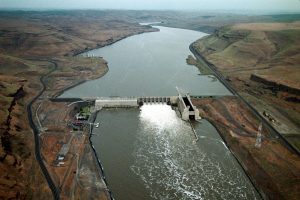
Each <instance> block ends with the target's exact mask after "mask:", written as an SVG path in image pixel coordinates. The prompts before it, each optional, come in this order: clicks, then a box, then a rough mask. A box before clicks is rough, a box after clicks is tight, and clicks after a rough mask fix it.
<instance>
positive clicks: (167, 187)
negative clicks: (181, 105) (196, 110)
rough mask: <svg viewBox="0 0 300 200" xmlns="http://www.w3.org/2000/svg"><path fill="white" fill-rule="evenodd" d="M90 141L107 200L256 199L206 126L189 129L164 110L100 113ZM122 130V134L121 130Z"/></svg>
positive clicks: (147, 107) (204, 123) (149, 107)
mask: <svg viewBox="0 0 300 200" xmlns="http://www.w3.org/2000/svg"><path fill="white" fill-rule="evenodd" d="M96 121H97V122H100V127H99V128H98V129H94V134H95V136H94V137H93V138H92V142H93V145H94V146H95V149H96V151H97V152H98V156H99V158H100V160H101V163H102V165H103V166H104V172H105V175H106V178H107V181H108V186H109V188H110V189H111V191H112V193H113V196H114V198H115V199H117V200H119V199H120V200H122V199H146V200H147V199H149V200H150V199H183V200H184V199H260V197H259V195H258V194H257V192H256V190H255V188H254V187H253V186H252V184H251V182H250V181H249V179H248V177H247V176H246V175H245V173H244V171H243V170H242V168H241V167H240V166H239V164H238V163H237V161H236V160H235V158H234V157H233V156H232V154H231V153H230V151H229V150H228V149H227V147H226V145H225V144H224V142H223V140H222V139H221V138H220V136H219V135H218V133H217V131H216V130H215V128H214V127H213V126H212V125H211V124H210V123H209V122H207V121H205V120H201V122H195V123H194V124H193V126H194V127H195V130H196V134H197V135H198V137H199V140H198V141H197V142H196V141H195V135H194V134H193V132H192V129H191V126H190V124H189V123H187V122H185V121H182V120H181V119H180V118H179V117H178V116H177V114H176V112H175V111H174V110H172V108H171V107H170V106H168V105H164V104H153V105H148V104H146V105H143V106H142V107H141V108H140V109H104V110H101V111H100V112H99V114H98V116H97V119H96ZM124 127H126V128H124Z"/></svg>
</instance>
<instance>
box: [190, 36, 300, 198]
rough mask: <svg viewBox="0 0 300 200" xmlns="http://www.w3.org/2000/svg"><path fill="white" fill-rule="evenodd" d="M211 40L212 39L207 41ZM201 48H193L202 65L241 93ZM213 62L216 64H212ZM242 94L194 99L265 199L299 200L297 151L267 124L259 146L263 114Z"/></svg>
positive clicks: (299, 167) (192, 46) (299, 161)
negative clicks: (244, 99) (250, 107)
mask: <svg viewBox="0 0 300 200" xmlns="http://www.w3.org/2000/svg"><path fill="white" fill-rule="evenodd" d="M209 37H211V36H208V37H207V38H205V39H204V40H208V39H209ZM197 47H198V49H195V48H196V47H195V44H193V45H191V48H192V49H191V50H192V51H193V53H194V54H195V56H196V57H197V58H198V59H200V60H201V62H202V64H205V65H206V66H208V67H210V68H211V69H212V71H214V72H215V73H216V75H217V77H218V78H219V79H220V80H221V81H222V82H224V83H225V86H228V87H229V88H230V90H233V88H234V89H237V88H236V87H235V86H236V85H235V84H233V83H232V82H230V81H229V83H228V77H227V78H226V79H227V80H225V78H224V76H223V75H224V73H223V70H222V68H221V69H220V68H219V67H218V68H217V67H215V66H213V65H212V64H211V63H207V61H206V59H207V57H205V58H203V57H202V56H205V55H207V54H204V55H203V54H201V52H202V51H200V50H199V46H197ZM202 48H203V47H202ZM206 53H207V52H206ZM210 62H212V63H214V62H213V61H212V60H210ZM225 74H227V73H225ZM229 80H232V79H229ZM232 85H233V86H232ZM240 92H241V91H240V90H239V89H237V93H236V92H235V90H233V94H236V95H237V96H236V97H222V98H218V99H201V100H200V99H194V100H193V103H194V104H195V105H196V106H197V107H198V108H199V109H200V111H201V116H203V117H204V118H206V119H208V120H209V121H211V122H212V123H213V124H214V126H215V127H216V128H217V129H218V130H219V133H220V134H221V136H222V138H223V139H224V141H225V142H226V144H227V146H228V147H229V148H230V149H231V151H232V153H233V154H234V155H235V157H236V158H237V159H238V161H239V162H240V163H241V165H242V166H243V168H244V169H245V171H246V172H247V174H248V175H249V177H250V178H251V180H252V182H253V183H254V185H255V186H256V188H258V190H259V191H260V193H261V194H262V196H263V197H264V198H265V199H298V198H299V196H300V193H299V190H298V185H299V183H297V182H298V180H299V176H300V174H299V171H300V159H299V156H298V155H297V150H295V149H293V147H291V146H290V145H289V144H287V143H286V141H285V139H284V138H281V137H278V135H277V134H275V133H274V129H273V128H272V127H270V126H269V125H268V126H267V124H266V123H263V129H262V132H261V134H262V137H261V138H262V139H261V140H262V142H261V143H260V142H259V139H258V136H257V134H258V127H259V124H260V122H261V120H262V119H261V117H258V116H259V115H260V114H259V113H258V112H257V111H255V112H253V111H252V110H251V109H249V107H248V105H247V104H246V103H245V102H243V101H241V100H240V98H242V97H240ZM243 96H244V95H243ZM239 97H240V98H239ZM246 100H248V98H246ZM252 103H253V102H251V104H252ZM250 106H251V105H250ZM252 109H253V108H252ZM267 123H268V122H267ZM290 147H291V148H290ZM287 163H288V164H287ZM291 183H295V184H291Z"/></svg>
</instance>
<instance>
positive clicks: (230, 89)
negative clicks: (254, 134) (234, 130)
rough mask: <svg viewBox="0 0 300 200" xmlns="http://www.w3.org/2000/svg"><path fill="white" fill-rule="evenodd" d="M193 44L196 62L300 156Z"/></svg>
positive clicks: (191, 47) (191, 46)
mask: <svg viewBox="0 0 300 200" xmlns="http://www.w3.org/2000/svg"><path fill="white" fill-rule="evenodd" d="M193 44H194V43H192V44H191V45H190V47H189V48H190V51H191V52H192V53H193V54H194V56H195V57H196V59H197V60H201V61H203V62H204V63H205V64H206V65H207V66H208V67H209V68H210V69H211V70H212V71H213V72H214V75H215V76H216V77H217V78H218V79H219V81H220V82H221V83H223V85H224V86H225V87H226V88H227V89H228V90H229V91H230V92H231V93H232V94H233V95H235V96H236V97H238V98H239V99H241V100H242V101H243V102H244V103H245V104H246V105H247V106H248V108H250V110H251V111H252V112H253V113H254V114H255V116H257V117H258V118H259V119H260V121H261V122H262V123H263V125H265V126H267V127H268V128H269V130H271V131H272V132H273V133H275V134H276V135H277V136H278V137H279V138H280V139H281V140H282V141H283V142H284V144H285V146H286V147H287V148H288V149H289V150H291V151H292V152H293V153H295V154H297V155H298V156H300V152H299V151H298V149H296V148H295V147H294V146H293V145H291V144H290V143H289V142H288V141H287V140H286V139H285V138H284V137H283V136H282V135H281V134H280V133H279V132H278V131H277V130H276V129H275V128H274V127H273V126H272V125H271V124H270V123H269V122H268V121H267V120H266V119H265V118H264V117H262V116H261V115H260V113H259V112H258V111H257V110H256V109H255V108H254V107H253V106H252V105H251V104H249V103H248V102H247V101H246V100H245V99H244V98H243V97H242V96H241V95H239V94H238V93H237V92H236V91H235V90H234V89H233V88H232V87H231V86H230V85H229V84H228V83H227V82H226V80H225V79H224V77H223V75H222V74H221V73H220V72H218V71H217V70H216V67H215V66H214V65H213V64H211V63H210V62H208V61H207V60H206V59H205V58H204V57H203V56H202V55H200V54H199V53H198V52H197V51H195V49H194V48H193Z"/></svg>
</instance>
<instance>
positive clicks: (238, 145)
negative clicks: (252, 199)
mask: <svg viewBox="0 0 300 200" xmlns="http://www.w3.org/2000/svg"><path fill="white" fill-rule="evenodd" d="M193 44H194V43H192V44H191V45H190V49H191V51H192V53H193V54H194V56H195V57H196V59H201V58H203V56H202V55H201V54H200V53H198V52H197V51H196V50H195V49H194V48H193ZM202 61H203V62H204V64H205V65H207V66H208V67H209V68H210V69H211V70H212V71H213V72H214V74H215V75H216V77H217V78H218V80H220V79H221V80H220V82H222V83H223V81H226V80H225V79H224V77H223V75H222V74H221V73H220V72H218V71H217V69H216V67H215V66H214V65H213V64H211V63H210V62H208V61H207V60H206V59H205V58H203V59H202ZM216 71H217V72H216ZM223 85H225V86H226V87H227V88H230V91H233V92H234V93H233V94H234V97H235V98H236V99H237V100H239V101H240V102H241V103H242V104H244V106H245V108H246V109H248V111H249V112H250V113H251V115H253V116H254V117H256V119H257V120H259V121H260V122H261V123H262V124H263V125H264V129H265V130H267V132H269V133H270V134H271V135H273V136H274V137H276V136H277V134H279V133H277V132H276V131H275V132H274V130H273V129H274V128H273V127H272V126H271V125H270V124H268V122H266V121H265V120H264V118H263V117H262V116H261V115H260V114H259V113H258V111H257V110H255V109H254V108H253V107H252V106H251V105H250V104H249V103H248V102H247V101H246V100H245V99H244V98H243V97H241V95H239V93H238V92H237V91H235V89H234V88H232V86H230V85H227V83H226V84H223ZM199 106H200V107H201V108H205V106H203V105H201V103H200V104H199ZM208 112H210V111H208ZM221 113H222V112H221V111H220V114H221ZM231 116H233V115H231ZM207 117H209V118H210V119H208V118H207ZM205 118H206V120H208V121H209V122H210V123H211V124H212V125H213V126H214V127H215V128H216V130H217V131H218V133H219V135H220V136H221V138H222V139H223V141H224V142H225V144H226V146H227V147H228V149H229V150H230V152H231V153H232V155H233V156H234V157H235V159H236V160H237V162H238V163H239V164H240V166H241V167H242V168H243V170H244V171H245V174H246V175H247V176H248V178H249V180H250V181H251V183H252V185H253V186H254V187H255V189H256V191H258V193H259V195H260V196H261V197H262V198H263V199H269V198H271V199H272V198H274V197H275V196H276V195H285V191H284V190H281V189H278V188H277V187H279V186H280V184H284V183H285V182H280V181H277V180H276V179H275V180H273V179H272V176H274V175H277V174H276V173H277V172H278V173H280V172H279V171H280V170H284V168H281V167H277V166H276V167H277V169H278V171H277V172H274V173H273V172H272V171H269V168H268V164H270V162H271V161H269V162H268V161H266V162H267V163H268V164H264V161H263V159H265V157H264V156H271V155H270V154H267V153H265V154H264V152H262V155H261V156H260V154H259V153H258V154H256V153H255V150H253V149H251V147H250V146H249V144H247V142H246V143H245V142H243V140H242V139H241V138H239V139H237V138H235V136H234V135H232V134H231V133H230V132H228V131H230V130H231V129H230V127H225V128H224V129H223V128H222V126H221V125H222V122H220V121H219V119H216V118H214V116H212V115H211V114H209V113H208V115H207V116H206V117H205ZM215 120H216V121H215ZM267 137H268V136H263V142H268V140H270V139H268V138H267ZM277 137H278V136H277ZM253 140H254V142H255V137H254V139H253ZM263 142H262V143H263ZM277 142H278V143H279V144H280V145H281V146H282V148H283V149H286V150H287V151H289V152H290V154H295V155H298V152H297V151H295V150H294V149H291V148H290V146H289V145H288V144H286V141H285V140H284V139H282V138H281V137H278V141H277ZM262 145H267V144H262ZM273 148H274V150H275V148H276V146H275V144H274V146H273ZM256 151H258V152H259V150H256ZM274 153H275V152H274ZM275 155H276V154H275ZM289 158H290V157H289ZM280 162H286V161H278V163H279V164H277V165H279V166H280ZM258 173H260V176H258V175H257V174H258ZM262 177H264V178H262ZM260 179H263V180H260ZM266 181H267V182H266Z"/></svg>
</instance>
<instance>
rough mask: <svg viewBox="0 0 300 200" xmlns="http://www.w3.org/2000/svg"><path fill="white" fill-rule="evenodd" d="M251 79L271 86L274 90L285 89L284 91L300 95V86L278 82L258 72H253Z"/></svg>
mask: <svg viewBox="0 0 300 200" xmlns="http://www.w3.org/2000/svg"><path fill="white" fill-rule="evenodd" d="M250 80H252V81H256V82H259V83H263V84H265V85H268V86H270V87H271V89H272V90H273V91H283V92H288V93H291V94H295V95H300V89H299V88H294V87H291V86H288V85H285V84H282V83H278V82H275V81H273V80H270V79H267V78H265V77H263V76H260V75H257V74H251V77H250Z"/></svg>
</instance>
